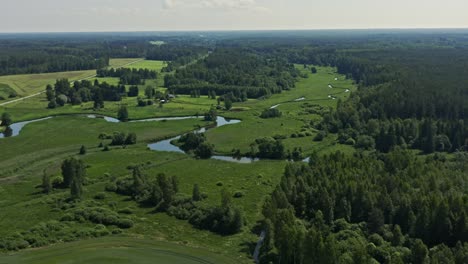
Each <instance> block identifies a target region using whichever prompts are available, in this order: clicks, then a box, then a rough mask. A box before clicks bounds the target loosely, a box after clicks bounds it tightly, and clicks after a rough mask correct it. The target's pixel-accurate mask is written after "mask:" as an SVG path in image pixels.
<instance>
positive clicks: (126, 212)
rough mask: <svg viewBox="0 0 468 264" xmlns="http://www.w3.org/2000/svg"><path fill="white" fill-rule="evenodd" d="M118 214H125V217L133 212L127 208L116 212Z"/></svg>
mask: <svg viewBox="0 0 468 264" xmlns="http://www.w3.org/2000/svg"><path fill="white" fill-rule="evenodd" d="M118 213H119V214H127V215H129V214H133V210H132V209H130V208H128V207H127V208H124V209H120V210H119V211H118Z"/></svg>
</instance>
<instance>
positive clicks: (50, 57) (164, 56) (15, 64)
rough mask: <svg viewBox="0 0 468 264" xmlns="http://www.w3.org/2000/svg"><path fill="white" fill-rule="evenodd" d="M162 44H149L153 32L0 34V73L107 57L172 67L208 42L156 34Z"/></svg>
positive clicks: (93, 65) (99, 62)
mask: <svg viewBox="0 0 468 264" xmlns="http://www.w3.org/2000/svg"><path fill="white" fill-rule="evenodd" d="M158 38H159V39H161V42H162V45H153V44H151V41H152V40H154V36H152V37H145V36H133V35H131V34H122V35H121V36H119V37H116V36H114V37H112V38H109V37H108V36H105V35H95V34H91V33H82V34H75V35H69V34H49V35H46V34H44V35H39V36H35V37H32V38H30V37H29V36H27V35H12V36H10V35H3V36H0V76H1V75H12V74H30V73H46V72H62V71H79V70H90V69H101V68H103V67H106V66H108V65H109V58H147V59H150V60H163V61H169V62H170V63H169V65H168V66H167V67H166V68H165V71H172V70H174V69H176V68H177V67H180V66H183V65H186V64H188V63H190V62H191V61H193V60H194V59H196V58H198V57H200V56H203V55H206V54H207V52H208V50H209V47H210V46H211V44H210V43H207V42H206V41H205V40H203V39H199V38H195V37H188V38H183V39H180V38H178V37H171V36H159V37H158Z"/></svg>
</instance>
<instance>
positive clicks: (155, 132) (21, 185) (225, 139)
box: [0, 62, 355, 263]
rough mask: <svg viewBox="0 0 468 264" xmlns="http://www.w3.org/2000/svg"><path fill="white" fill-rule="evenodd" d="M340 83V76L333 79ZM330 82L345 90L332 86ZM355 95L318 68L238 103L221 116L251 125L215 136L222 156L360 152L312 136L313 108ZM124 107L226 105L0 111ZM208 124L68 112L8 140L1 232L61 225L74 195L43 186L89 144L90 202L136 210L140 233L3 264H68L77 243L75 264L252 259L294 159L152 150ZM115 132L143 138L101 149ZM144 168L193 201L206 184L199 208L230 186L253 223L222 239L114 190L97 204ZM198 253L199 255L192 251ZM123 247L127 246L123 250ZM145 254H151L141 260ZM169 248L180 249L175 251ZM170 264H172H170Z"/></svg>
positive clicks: (169, 111)
mask: <svg viewBox="0 0 468 264" xmlns="http://www.w3.org/2000/svg"><path fill="white" fill-rule="evenodd" d="M142 63H143V62H142ZM145 63H146V62H145ZM136 65H137V64H136ZM137 67H140V66H137ZM301 67H302V66H301ZM304 71H305V69H304ZM335 78H339V80H338V81H334V80H335ZM328 84H332V85H333V86H334V87H336V88H329V87H328ZM346 89H349V90H351V91H353V90H354V89H355V86H354V85H353V84H352V82H351V81H348V80H344V79H343V77H342V76H339V75H338V74H336V72H335V71H334V69H333V68H326V67H322V68H318V73H317V74H313V75H312V74H310V75H309V78H306V79H300V80H299V82H298V83H297V85H296V87H295V88H293V89H291V90H290V91H285V92H283V93H281V94H276V95H273V96H271V97H270V98H268V99H266V100H248V101H247V102H242V103H234V106H233V109H232V110H231V111H220V113H219V114H220V115H223V116H226V117H230V118H239V119H242V122H241V123H239V124H235V125H229V126H223V127H220V128H216V129H213V130H209V131H208V132H207V138H208V141H209V142H210V143H213V144H214V145H215V147H216V151H217V152H220V153H230V152H231V150H232V149H233V148H236V149H241V151H242V152H247V151H249V150H250V144H251V143H252V142H253V141H254V140H255V139H256V138H260V137H264V136H274V135H282V136H285V137H286V139H284V140H283V142H284V144H285V146H286V148H287V149H291V150H292V149H293V148H294V147H302V148H303V150H304V152H305V153H306V154H307V153H310V152H312V151H314V150H316V151H320V152H329V151H333V150H338V149H339V150H342V151H352V148H351V147H349V146H343V145H336V144H335V141H336V138H335V136H328V137H326V138H325V139H324V140H323V141H321V142H314V141H313V137H314V136H315V134H316V133H317V131H315V129H314V128H313V125H312V124H313V122H317V121H319V120H320V115H319V114H311V113H310V112H308V111H309V110H310V109H311V108H313V109H321V110H323V111H326V110H327V109H328V108H330V107H336V102H337V100H333V99H331V98H329V97H328V95H330V94H335V95H334V96H336V97H337V98H346V97H347V96H349V93H345V92H344V91H345V90H346ZM143 91H144V88H142V87H140V95H141V96H143ZM301 97H304V98H305V99H304V100H303V101H300V102H296V101H294V100H295V99H297V98H301ZM121 104H126V105H127V107H128V110H129V117H130V118H131V119H142V118H149V117H162V116H185V115H195V114H196V113H198V114H203V113H204V112H205V111H207V110H208V109H210V108H211V107H212V106H215V105H216V104H217V101H216V100H212V99H208V98H207V97H206V96H202V97H201V98H191V97H190V96H188V95H179V96H178V97H177V98H176V99H174V100H173V101H172V102H170V103H168V104H165V105H164V106H163V107H162V108H160V107H159V106H158V105H153V106H146V107H137V101H136V98H135V97H133V98H124V99H123V100H122V102H105V108H104V109H102V110H99V111H97V112H95V111H93V110H92V102H88V103H83V104H82V105H78V106H70V105H67V106H65V107H61V108H56V109H53V110H50V109H47V108H46V105H47V101H46V100H45V96H44V95H41V96H37V97H34V98H29V99H27V100H25V101H23V102H17V103H14V104H11V105H8V107H7V108H0V112H3V111H8V112H9V113H11V114H12V117H13V120H15V121H19V120H28V119H33V118H38V117H45V116H49V115H61V114H72V113H85V114H96V113H98V114H104V115H108V116H113V117H115V116H116V113H117V108H118V107H119V106H120V105H121ZM277 104H280V105H279V106H278V109H279V110H280V111H281V112H282V113H283V116H282V117H280V118H272V119H261V118H259V115H260V113H261V112H262V111H263V110H264V109H268V108H270V107H271V106H273V105H277ZM311 122H312V123H311ZM203 125H206V122H203V121H201V120H197V119H190V120H180V121H167V122H141V123H108V122H105V121H104V120H102V119H89V118H86V117H84V116H67V115H65V116H60V117H55V118H52V119H49V120H45V121H41V122H37V123H31V124H29V125H27V126H26V127H25V128H24V129H23V130H22V132H21V134H20V135H19V136H17V137H13V138H7V139H0V149H1V150H2V153H1V156H2V158H1V159H0V207H1V208H2V214H1V215H0V236H10V235H12V234H14V233H15V232H18V231H23V230H28V229H29V228H31V227H32V226H35V225H37V224H39V223H41V222H45V221H49V220H58V219H60V217H61V216H62V214H63V212H62V211H61V210H58V209H57V208H54V201H56V200H57V199H60V198H66V197H68V195H69V194H68V192H69V191H68V190H62V189H57V190H54V192H53V193H52V194H49V195H45V194H43V193H41V192H40V188H38V186H39V185H40V184H41V177H42V172H43V170H44V169H46V170H47V173H49V174H51V175H52V176H53V177H59V175H60V164H61V162H62V161H63V159H65V158H67V157H69V156H72V155H77V153H78V150H79V148H80V146H81V145H84V146H86V148H87V150H88V152H87V154H86V155H84V156H80V157H81V158H82V159H83V160H84V161H85V162H86V164H87V165H88V169H87V171H88V176H87V178H88V183H87V185H86V186H85V190H84V198H83V199H84V200H85V201H93V203H94V204H96V205H98V206H101V207H106V208H110V209H112V210H119V209H124V208H130V209H131V211H132V214H131V215H130V216H129V217H130V218H131V220H132V221H134V223H135V225H134V226H133V227H132V228H131V229H128V230H126V231H125V232H124V234H123V235H124V236H125V237H115V238H114V237H108V238H104V239H97V240H90V241H83V242H77V243H73V244H59V245H56V246H53V247H50V248H44V249H40V250H28V251H24V252H20V253H18V254H13V255H12V256H4V257H3V258H1V257H0V263H2V262H1V261H7V262H8V263H11V261H13V262H15V261H17V262H28V263H50V262H60V261H61V260H62V259H61V257H62V256H63V257H64V258H65V255H62V253H61V252H68V251H67V249H69V248H70V247H71V246H70V245H76V251H71V253H67V255H66V258H67V259H71V257H70V256H74V254H75V255H77V256H80V255H83V258H82V259H80V258H79V257H77V258H76V259H77V260H80V262H82V261H86V262H100V263H106V261H112V262H115V261H116V260H115V258H108V256H109V255H112V256H118V257H119V258H121V259H124V260H125V259H126V256H130V255H131V256H134V255H139V256H138V257H136V258H134V260H135V261H136V262H138V263H145V262H146V260H147V259H151V258H157V259H158V260H159V259H160V260H161V263H178V262H180V263H192V262H190V261H192V260H194V259H193V257H188V256H197V257H198V258H197V260H196V261H198V260H199V259H203V261H205V262H193V263H229V261H230V259H223V258H222V257H220V256H229V258H232V259H234V261H235V262H237V263H251V259H250V257H249V256H250V254H251V253H252V251H253V247H254V245H255V242H256V240H257V237H256V236H255V235H253V234H252V232H251V229H252V228H254V227H255V225H256V223H257V221H259V220H261V218H262V216H261V206H262V204H263V200H264V197H265V196H266V195H268V194H270V193H271V191H272V190H273V188H274V187H275V186H276V185H277V184H278V182H279V180H280V177H281V175H282V171H283V168H284V166H285V164H286V161H260V162H255V163H252V164H238V163H230V162H225V161H218V160H212V159H210V160H196V159H194V158H192V157H190V156H187V155H185V154H181V153H167V152H155V151H150V150H148V149H147V147H146V145H147V143H149V142H154V141H156V140H158V139H161V138H166V137H169V136H174V135H177V134H181V133H184V132H187V131H191V130H193V129H194V128H195V127H196V126H203ZM114 131H122V132H135V133H136V134H137V137H138V144H136V145H132V146H128V147H127V148H122V147H111V150H110V151H102V148H99V147H98V145H99V144H100V143H101V140H99V139H98V135H99V134H100V133H102V132H104V133H107V134H112V133H113V132H114ZM293 134H296V135H299V134H301V135H303V137H302V136H301V137H299V136H297V137H292V135H293ZM103 143H104V145H105V144H108V143H109V140H103ZM137 164H141V165H143V173H144V174H146V175H148V176H150V177H154V176H155V175H157V174H158V173H165V174H166V175H169V176H177V177H178V179H179V181H180V193H182V194H184V195H187V196H190V195H191V192H192V188H193V185H194V184H199V186H200V190H201V192H203V193H205V194H206V195H207V199H205V200H203V201H202V202H200V203H202V204H206V205H210V206H214V205H218V204H219V203H220V192H221V190H222V189H223V188H227V189H228V190H229V191H231V192H233V193H234V192H242V193H244V194H245V195H244V196H243V197H241V198H235V199H234V203H235V204H236V205H237V206H240V207H241V208H242V209H243V210H244V212H245V218H246V221H247V225H246V226H245V227H244V228H243V230H242V232H241V233H239V234H236V235H232V236H219V235H216V234H214V233H212V232H209V231H203V230H198V229H195V228H193V227H192V226H191V225H190V224H189V223H188V222H187V221H182V220H177V219H175V218H174V217H171V216H168V215H167V214H165V213H155V212H154V209H153V208H146V207H140V206H138V205H137V204H136V203H135V201H133V200H131V199H129V198H128V197H126V196H120V195H117V194H115V193H109V192H106V194H105V197H104V198H101V199H99V200H96V199H94V197H95V196H96V194H98V193H102V192H104V190H105V185H106V183H107V182H109V180H110V178H121V177H127V176H130V175H131V170H129V169H128V167H129V165H137ZM76 225H78V226H81V225H83V226H86V224H83V223H76ZM88 225H89V224H88ZM135 236H138V237H141V236H144V237H146V238H150V239H151V243H150V242H147V240H144V241H140V240H139V241H134V240H133V239H131V238H129V237H135ZM153 239H156V240H161V241H166V242H167V241H169V242H175V243H179V244H182V245H185V246H186V247H183V246H182V245H180V246H179V245H175V244H169V243H163V242H154V241H153ZM117 241H118V243H117ZM88 243H96V244H95V245H96V246H95V247H96V248H97V250H91V248H93V247H92V246H90V247H89V248H88V247H86V245H87V244H88ZM119 243H121V244H119ZM90 245H93V244H90ZM125 245H127V246H125ZM132 245H133V246H132ZM194 247H197V248H200V249H193V248H194ZM122 248H125V250H121V249H122ZM198 250H200V251H198ZM143 251H144V252H146V253H141V254H139V252H143ZM169 251H170V252H173V253H170V254H169V253H167V252H169ZM83 252H89V254H83ZM127 252H128V254H127ZM174 252H175V253H174ZM178 252H185V255H183V256H182V255H179V254H178ZM203 252H206V253H203ZM208 252H210V253H208ZM166 253H167V254H166ZM68 254H71V255H68ZM140 255H141V256H140ZM106 256H107V257H106ZM200 256H203V257H200ZM187 258H189V259H187ZM81 260H82V261H81ZM166 260H167V261H168V262H163V261H166ZM41 261H43V262H41Z"/></svg>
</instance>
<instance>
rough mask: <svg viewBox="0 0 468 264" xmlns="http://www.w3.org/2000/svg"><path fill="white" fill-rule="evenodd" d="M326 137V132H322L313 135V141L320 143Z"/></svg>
mask: <svg viewBox="0 0 468 264" xmlns="http://www.w3.org/2000/svg"><path fill="white" fill-rule="evenodd" d="M326 136H327V132H325V131H323V130H322V131H319V132H318V133H317V135H315V137H314V141H322V140H323V139H324V138H325V137H326Z"/></svg>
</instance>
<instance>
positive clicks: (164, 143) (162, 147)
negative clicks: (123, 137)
mask: <svg viewBox="0 0 468 264" xmlns="http://www.w3.org/2000/svg"><path fill="white" fill-rule="evenodd" d="M76 116H82V115H76ZM86 117H87V118H102V119H103V120H105V121H106V122H110V123H119V122H120V120H118V119H116V118H113V117H109V116H97V115H86ZM51 118H54V116H49V117H45V118H40V119H34V120H30V121H24V122H18V123H14V124H12V125H11V126H10V129H11V130H10V133H9V135H8V137H15V136H18V135H19V133H20V132H21V130H22V129H23V127H24V126H26V125H27V124H30V123H34V122H39V121H43V120H47V119H51ZM195 118H197V119H199V118H202V117H201V116H183V117H158V118H148V119H141V120H133V121H130V123H134V122H160V121H165V120H167V121H170V120H185V119H195ZM240 122H241V120H238V119H226V118H224V117H222V116H218V117H217V119H216V125H215V126H214V127H212V128H209V129H214V128H217V127H222V126H226V125H233V124H238V123H240ZM207 130H208V129H207V128H200V129H198V130H195V132H196V133H204V132H206V131H207ZM181 136H182V135H179V136H176V137H173V138H170V139H166V140H161V141H158V142H155V143H151V144H148V147H149V148H150V149H151V150H154V151H165V152H178V153H185V152H184V151H183V150H182V149H180V148H179V147H178V146H175V145H173V144H171V141H173V140H177V139H179V138H180V137H181ZM0 138H5V135H4V133H0ZM211 158H212V159H216V160H223V161H229V162H236V163H245V164H247V163H252V162H255V161H258V159H252V158H250V157H239V158H234V157H232V156H222V155H214V156H212V157H211Z"/></svg>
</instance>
